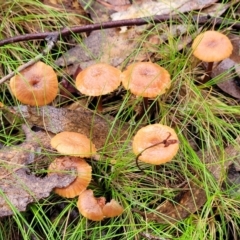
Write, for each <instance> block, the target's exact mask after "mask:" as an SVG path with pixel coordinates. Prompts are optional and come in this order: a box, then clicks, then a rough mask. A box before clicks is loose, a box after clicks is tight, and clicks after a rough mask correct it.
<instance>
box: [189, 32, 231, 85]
mask: <svg viewBox="0 0 240 240" xmlns="http://www.w3.org/2000/svg"><path fill="white" fill-rule="evenodd" d="M192 49H193V55H194V56H195V57H196V58H198V59H200V60H202V61H204V62H208V66H207V71H206V75H205V77H204V79H203V83H205V82H207V81H208V80H209V79H210V77H211V72H212V68H213V63H214V62H219V61H222V60H223V59H225V58H228V57H229V56H230V55H231V53H232V50H233V46H232V43H231V41H230V40H229V38H228V37H227V36H226V35H224V34H222V33H220V32H217V31H206V32H204V33H200V34H199V35H198V36H197V37H196V38H195V39H194V41H193V43H192Z"/></svg>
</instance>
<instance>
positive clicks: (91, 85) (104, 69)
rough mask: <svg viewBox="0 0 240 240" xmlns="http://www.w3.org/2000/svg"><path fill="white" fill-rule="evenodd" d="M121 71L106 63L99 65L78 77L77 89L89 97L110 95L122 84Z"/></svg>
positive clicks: (85, 70)
mask: <svg viewBox="0 0 240 240" xmlns="http://www.w3.org/2000/svg"><path fill="white" fill-rule="evenodd" d="M120 73H121V71H120V70H118V69H117V68H115V67H113V66H111V65H108V64H106V63H97V64H94V65H91V66H89V67H87V68H86V69H84V70H82V71H81V72H80V73H79V74H78V75H77V77H76V87H77V89H78V90H79V91H80V92H81V93H83V94H85V95H87V96H100V95H104V94H108V93H110V92H112V91H114V90H115V89H117V88H118V86H119V85H120V83H121V80H120Z"/></svg>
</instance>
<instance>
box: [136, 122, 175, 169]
mask: <svg viewBox="0 0 240 240" xmlns="http://www.w3.org/2000/svg"><path fill="white" fill-rule="evenodd" d="M132 148H133V152H134V154H135V155H137V157H136V163H137V166H138V159H139V160H141V161H143V162H146V163H150V164H154V165H159V164H163V163H166V162H168V161H171V160H172V159H173V157H174V156H175V155H176V154H177V152H178V149H179V141H178V137H177V134H176V132H175V131H174V129H173V128H171V127H168V126H166V125H162V124H152V125H148V126H146V127H143V128H141V129H140V130H138V132H137V133H136V135H135V136H134V138H133V142H132ZM138 167H139V166H138ZM139 169H140V170H141V168H139Z"/></svg>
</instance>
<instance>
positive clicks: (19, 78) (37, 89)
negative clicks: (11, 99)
mask: <svg viewBox="0 0 240 240" xmlns="http://www.w3.org/2000/svg"><path fill="white" fill-rule="evenodd" d="M10 88H11V91H12V93H13V95H14V96H15V97H16V98H17V99H18V100H19V101H20V102H22V103H23V104H27V105H30V106H44V105H47V104H49V103H50V102H52V101H53V100H54V98H55V97H56V96H57V92H58V79H57V75H56V73H55V71H54V70H53V68H52V67H50V66H48V65H47V64H45V63H43V62H37V63H35V64H34V65H32V66H30V67H28V68H26V69H24V70H23V71H21V72H19V73H18V74H16V75H15V76H14V77H12V78H11V79H10Z"/></svg>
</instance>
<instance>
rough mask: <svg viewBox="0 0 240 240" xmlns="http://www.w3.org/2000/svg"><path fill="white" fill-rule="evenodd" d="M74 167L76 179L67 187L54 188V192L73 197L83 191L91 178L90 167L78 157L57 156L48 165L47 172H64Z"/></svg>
mask: <svg viewBox="0 0 240 240" xmlns="http://www.w3.org/2000/svg"><path fill="white" fill-rule="evenodd" d="M72 169H76V173H77V176H76V179H75V180H74V181H73V182H72V183H71V184H70V185H69V186H67V187H64V188H55V189H54V192H55V193H57V194H58V195H60V196H62V197H66V198H74V197H76V196H78V195H79V194H80V193H81V192H83V191H84V190H85V189H86V188H87V187H88V185H89V183H90V181H91V179H92V167H91V166H90V165H89V164H88V163H87V162H86V161H85V160H84V159H82V158H79V157H67V156H65V157H59V158H56V159H55V160H54V161H53V162H52V163H51V164H50V165H49V167H48V170H49V174H51V173H59V174H66V172H67V171H71V170H72Z"/></svg>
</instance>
